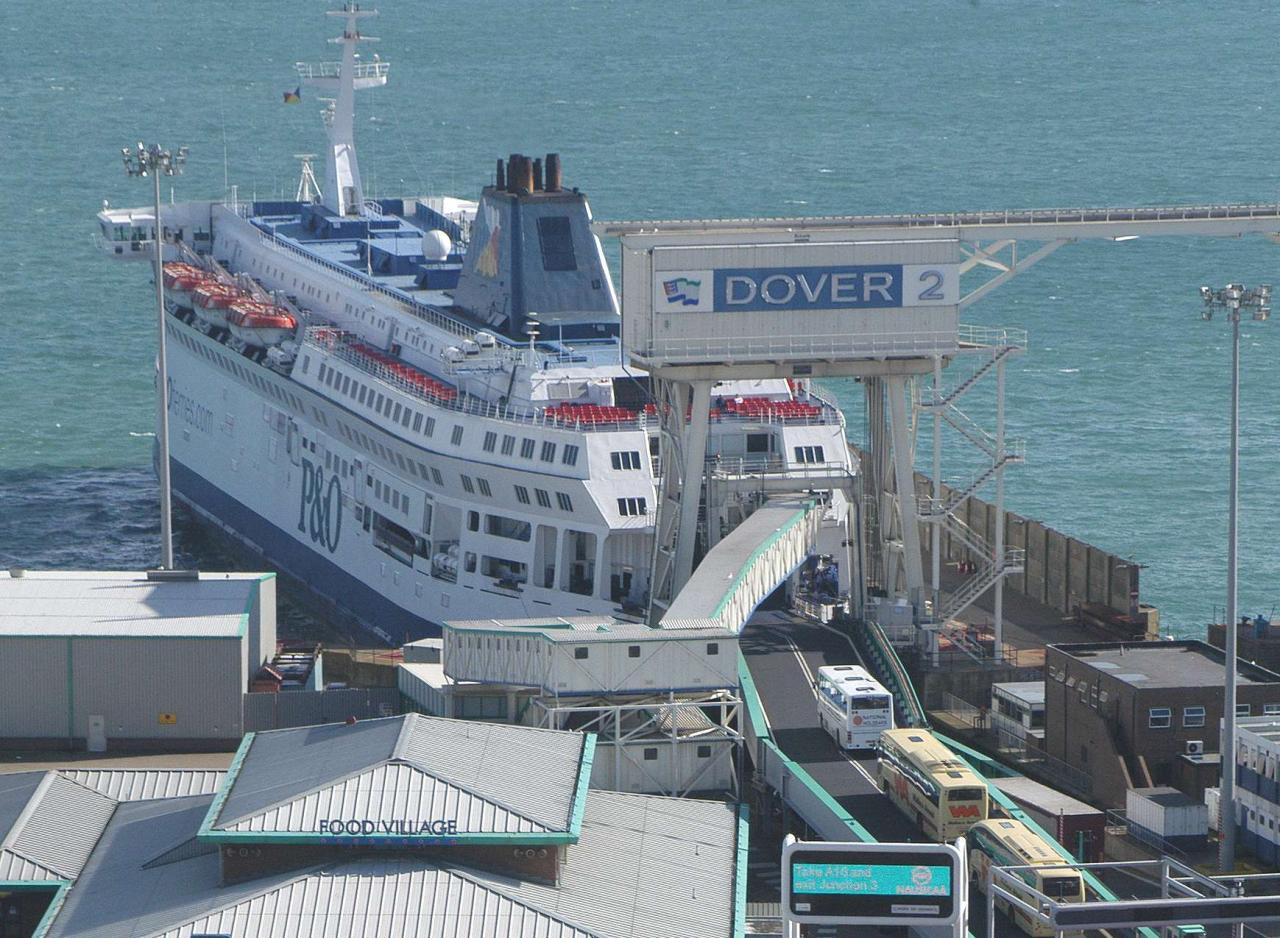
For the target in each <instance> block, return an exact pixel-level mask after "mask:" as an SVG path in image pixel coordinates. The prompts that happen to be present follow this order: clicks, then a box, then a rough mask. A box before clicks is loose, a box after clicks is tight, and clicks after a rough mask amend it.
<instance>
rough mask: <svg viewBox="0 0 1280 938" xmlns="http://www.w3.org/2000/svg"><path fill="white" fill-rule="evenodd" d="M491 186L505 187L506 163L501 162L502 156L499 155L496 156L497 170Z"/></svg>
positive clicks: (496, 187)
mask: <svg viewBox="0 0 1280 938" xmlns="http://www.w3.org/2000/svg"><path fill="white" fill-rule="evenodd" d="M493 187H494V188H495V189H505V188H507V173H506V165H505V164H504V163H503V162H502V158H501V157H499V158H498V172H497V174H496V175H495V176H494V180H493Z"/></svg>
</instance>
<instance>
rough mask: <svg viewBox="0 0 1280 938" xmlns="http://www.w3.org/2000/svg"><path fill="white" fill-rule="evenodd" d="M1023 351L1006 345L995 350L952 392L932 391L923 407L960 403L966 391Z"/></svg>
mask: <svg viewBox="0 0 1280 938" xmlns="http://www.w3.org/2000/svg"><path fill="white" fill-rule="evenodd" d="M1021 351H1022V348H1021V347H1020V346H1018V345H1004V346H1000V347H998V348H996V349H994V354H993V355H992V356H991V357H990V358H988V359H987V360H986V361H985V362H983V363H982V364H981V365H979V366H978V368H977V369H976V370H975V371H974V372H973V374H971V375H969V377H967V378H965V379H964V380H963V381H961V382H960V383H959V384H957V385H956V386H955V387H954V388H952V389H951V390H950V391H947V392H946V393H945V394H943V393H942V392H941V390H940V389H930V390H931V391H932V394H930V395H929V397H928V399H927V400H922V401H921V406H922V407H924V408H925V409H931V408H934V407H949V406H950V405H951V404H953V403H954V402H955V401H958V400H959V399H960V398H961V397H963V396H964V394H965V392H966V391H968V390H969V389H970V388H972V387H973V386H974V385H975V384H977V383H978V382H979V381H981V380H982V378H983V377H984V376H985V375H986V374H987V373H988V372H990V371H991V369H993V368H995V366H996V365H998V364H1000V362H1002V361H1004V360H1005V359H1006V358H1008V357H1009V356H1010V355H1013V354H1015V353H1017V352H1021Z"/></svg>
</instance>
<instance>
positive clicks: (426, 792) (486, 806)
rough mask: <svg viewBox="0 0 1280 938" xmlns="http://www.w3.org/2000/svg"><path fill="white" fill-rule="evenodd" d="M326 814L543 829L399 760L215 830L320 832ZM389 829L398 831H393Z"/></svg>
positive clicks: (473, 827)
mask: <svg viewBox="0 0 1280 938" xmlns="http://www.w3.org/2000/svg"><path fill="white" fill-rule="evenodd" d="M329 818H343V819H345V818H359V819H360V820H370V821H375V822H379V821H387V822H396V821H403V820H406V819H409V820H412V821H414V822H418V821H421V820H433V819H439V818H444V819H456V820H457V824H458V831H457V832H458V833H459V834H480V833H486V834H488V833H506V834H521V833H523V834H527V833H532V832H539V831H545V830H547V828H546V827H545V826H544V825H542V824H538V823H536V822H534V821H531V820H530V819H529V818H526V817H522V816H520V815H519V814H516V813H515V812H514V811H510V810H507V809H506V808H503V807H502V806H501V805H498V804H495V803H494V802H492V801H486V800H484V799H483V798H479V797H476V796H475V795H472V794H469V793H468V792H466V791H463V790H462V789H460V788H458V787H457V786H455V785H450V784H448V783H447V782H444V781H441V780H439V779H435V778H432V777H431V776H429V775H427V774H425V773H424V772H422V771H421V770H420V769H418V768H417V767H416V766H412V765H406V764H404V763H399V762H391V763H388V764H386V765H380V766H378V767H377V768H374V769H370V770H369V771H368V772H365V773H363V774H361V775H356V776H354V777H352V778H348V779H346V780H344V781H341V782H338V783H337V784H336V785H333V786H332V787H330V788H326V789H324V790H322V791H318V792H313V793H311V794H309V795H304V796H303V797H301V798H296V799H294V800H293V801H290V802H287V803H285V804H283V805H281V806H280V807H277V808H271V809H269V810H267V811H263V812H260V813H258V814H254V815H251V816H249V817H247V818H245V819H244V820H242V821H240V822H239V823H236V824H230V825H227V826H225V827H219V830H230V831H278V832H279V831H288V832H296V833H318V832H319V831H320V821H322V820H325V819H329ZM560 829H561V830H563V829H564V828H563V827H561V828H560ZM391 832H394V833H402V832H400V831H395V830H394V829H393V830H392V831H391ZM407 833H413V834H416V833H417V831H416V830H414V831H409V832H407Z"/></svg>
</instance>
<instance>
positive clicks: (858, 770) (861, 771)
mask: <svg viewBox="0 0 1280 938" xmlns="http://www.w3.org/2000/svg"><path fill="white" fill-rule="evenodd" d="M739 647H740V648H741V650H742V655H743V658H744V659H745V660H746V662H747V667H748V668H749V669H750V671H751V678H752V680H753V681H754V682H755V686H756V690H757V692H758V693H759V695H760V702H761V704H762V706H763V708H764V712H765V717H766V719H767V720H768V722H769V727H770V730H771V732H772V734H773V739H774V742H776V743H777V745H778V746H779V748H781V749H782V751H783V752H784V753H786V755H787V756H788V757H789V758H790V759H792V760H794V761H795V762H797V763H799V764H800V766H801V767H802V768H804V770H805V771H807V772H808V773H809V774H810V775H811V776H813V779H814V780H815V781H816V782H817V783H818V784H820V785H821V786H822V787H823V788H824V789H826V791H827V793H828V794H829V795H831V797H832V798H834V799H835V800H836V802H837V803H838V804H839V805H840V806H841V807H842V808H844V809H845V810H846V811H848V812H849V813H850V814H851V815H853V816H854V817H855V818H856V819H857V820H858V821H859V822H860V823H861V824H862V826H863V827H865V828H866V829H867V831H868V832H869V833H870V834H871V835H872V836H873V837H875V839H876V840H878V841H887V842H893V843H917V842H924V841H926V840H927V838H925V837H924V835H923V834H921V833H920V831H919V830H917V829H916V827H915V825H914V824H912V823H911V822H910V821H909V820H908V819H907V817H906V815H904V814H903V813H902V812H901V811H899V810H898V809H897V808H896V807H895V806H894V805H893V803H892V802H891V801H890V800H889V799H888V797H886V796H885V794H884V793H883V792H882V791H881V790H880V786H879V783H878V781H877V778H878V776H877V764H876V763H877V760H876V757H875V756H874V755H864V754H862V753H852V752H846V751H845V750H843V749H840V748H839V747H838V746H836V744H835V741H834V740H832V738H831V737H830V736H829V735H828V734H827V733H826V732H825V731H823V730H822V728H821V727H819V726H818V700H817V696H816V692H815V690H814V683H813V682H814V680H815V679H816V677H817V674H818V668H820V667H823V666H824V665H834V664H862V663H863V662H862V660H861V658H860V657H859V655H858V653H857V652H856V651H855V650H854V647H853V645H852V644H851V643H850V642H849V640H848V639H847V638H846V637H845V636H844V635H842V634H840V633H839V632H837V631H835V630H834V629H832V628H829V627H826V626H823V625H820V624H818V623H816V622H813V621H811V620H809V619H804V618H801V617H799V616H795V615H792V614H790V613H783V612H776V611H768V612H757V613H756V614H755V615H754V616H752V618H751V620H750V621H749V622H748V623H747V627H746V628H745V629H744V630H743V632H742V636H741V639H740V640H739ZM969 932H970V934H971V935H985V934H986V899H985V897H984V896H983V895H982V893H981V892H979V891H978V890H977V889H972V890H970V896H969ZM996 935H997V936H999V938H1018V936H1021V938H1026V936H1025V934H1024V933H1023V932H1022V931H1021V930H1019V929H1018V928H1016V927H1015V926H1014V925H1013V924H1012V923H1011V922H1009V920H1008V919H1006V918H1005V917H1004V916H1003V915H997V916H996Z"/></svg>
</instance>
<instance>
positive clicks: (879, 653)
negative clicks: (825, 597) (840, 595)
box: [837, 615, 929, 726]
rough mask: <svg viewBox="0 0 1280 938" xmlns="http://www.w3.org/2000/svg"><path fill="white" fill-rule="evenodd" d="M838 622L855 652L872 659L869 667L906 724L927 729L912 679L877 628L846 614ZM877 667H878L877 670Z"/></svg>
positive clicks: (867, 620) (895, 652)
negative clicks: (874, 672) (856, 647)
mask: <svg viewBox="0 0 1280 938" xmlns="http://www.w3.org/2000/svg"><path fill="white" fill-rule="evenodd" d="M837 620H838V621H839V622H840V624H841V625H843V626H844V627H845V628H846V629H847V630H848V634H849V636H850V638H852V639H853V643H854V645H856V646H858V650H859V651H860V652H863V654H864V655H866V657H868V658H870V659H871V660H870V661H869V662H868V664H870V665H872V668H873V670H876V671H878V672H880V673H878V674H876V677H877V678H878V679H879V680H880V681H881V682H882V683H884V684H886V685H888V686H889V689H890V690H891V691H893V695H894V699H896V700H898V701H899V702H900V703H901V704H902V710H903V713H904V715H905V717H906V722H907V723H908V725H910V726H928V725H929V718H928V716H927V715H926V714H925V710H924V707H923V706H922V705H921V704H920V698H919V697H918V696H916V689H915V687H914V685H912V683H911V677H910V676H909V675H908V674H907V669H906V668H905V667H903V665H902V659H900V658H899V657H898V653H897V651H895V650H894V647H893V645H892V643H890V641H889V639H888V638H887V637H886V636H885V634H884V631H883V630H882V629H881V628H880V625H879V624H878V623H876V622H872V621H871V620H869V619H865V618H864V619H861V620H854V619H851V618H849V617H847V616H845V615H839V616H837ZM876 665H880V667H879V668H876V667H875V666H876Z"/></svg>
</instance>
